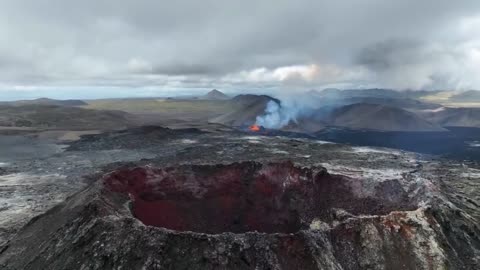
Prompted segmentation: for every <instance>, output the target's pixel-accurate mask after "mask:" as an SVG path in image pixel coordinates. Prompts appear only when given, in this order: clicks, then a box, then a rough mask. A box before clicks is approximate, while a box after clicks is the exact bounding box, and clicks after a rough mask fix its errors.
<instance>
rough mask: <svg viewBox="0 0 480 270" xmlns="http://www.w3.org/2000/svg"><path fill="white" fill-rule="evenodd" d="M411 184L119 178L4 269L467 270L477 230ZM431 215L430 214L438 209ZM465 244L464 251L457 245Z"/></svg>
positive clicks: (160, 172)
mask: <svg viewBox="0 0 480 270" xmlns="http://www.w3.org/2000/svg"><path fill="white" fill-rule="evenodd" d="M439 195H440V194H439V193H438V187H437V186H435V185H432V183H431V182H418V181H416V180H415V179H414V178H411V179H403V180H387V179H386V180H383V181H377V182H371V181H364V180H363V179H358V178H349V177H345V176H340V175H331V174H329V173H328V172H327V171H326V170H325V169H324V168H321V167H298V166H295V165H294V164H293V163H290V162H284V163H257V162H242V163H233V164H229V165H180V166H173V167H167V168H161V167H159V168H155V167H149V166H141V167H136V166H133V167H122V168H118V169H116V170H115V171H113V172H111V173H108V174H106V175H104V176H103V177H102V179H100V180H99V181H97V182H95V183H94V184H93V185H92V186H90V187H89V188H88V189H86V190H84V191H82V192H80V193H78V194H76V195H75V196H73V197H71V198H70V199H69V200H67V201H66V202H65V203H63V204H61V205H59V206H57V207H55V208H54V209H52V210H50V211H49V212H47V213H46V214H44V215H42V216H40V217H38V218H36V219H34V220H32V221H31V222H30V223H29V224H27V225H26V226H25V227H24V228H23V229H22V230H21V232H20V233H19V234H18V235H17V237H15V238H14V239H13V240H12V241H10V242H9V243H8V244H7V245H6V246H4V247H2V248H0V266H1V267H2V269H45V268H48V269H118V268H124V269H192V268H196V269H365V268H374V269H376V268H378V269H442V268H451V269H457V268H458V269H460V268H471V267H473V266H475V265H478V245H479V243H480V242H479V239H478V232H479V230H478V227H477V226H476V225H475V222H474V220H473V219H470V218H469V217H468V215H466V214H465V213H463V212H462V211H460V210H457V209H455V208H453V206H449V205H448V204H445V203H444V202H443V200H442V199H441V196H439ZM429 205H431V206H429ZM465 241H466V242H468V243H470V245H468V246H465V245H464V246H462V245H458V243H462V242H465Z"/></svg>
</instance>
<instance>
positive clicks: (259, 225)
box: [104, 162, 399, 234]
mask: <svg viewBox="0 0 480 270" xmlns="http://www.w3.org/2000/svg"><path fill="white" fill-rule="evenodd" d="M104 181H105V185H106V187H107V188H108V189H109V190H111V191H115V192H121V193H124V194H128V195H129V196H130V197H131V198H132V212H133V215H134V216H135V217H136V218H138V219H139V220H141V221H142V222H143V223H144V224H146V225H151V226H157V227H164V228H168V229H172V230H178V231H195V232H202V233H211V234H217V233H223V232H234V233H243V232H248V231H259V232H266V233H293V232H296V231H299V230H302V229H306V228H308V227H309V226H310V224H311V223H312V222H313V221H314V220H315V219H319V218H320V219H323V220H325V221H328V219H329V217H331V209H332V208H343V209H345V210H347V211H348V212H350V213H352V214H360V213H362V214H363V213H364V214H382V213H387V212H389V211H391V210H399V208H398V207H396V208H394V206H393V205H389V203H388V202H378V201H376V200H374V199H371V198H358V197H356V196H355V195H354V194H353V192H352V189H351V188H350V186H349V185H350V184H349V183H350V182H351V180H350V179H348V178H343V177H340V176H333V175H329V174H328V173H327V172H326V171H325V170H324V169H323V168H320V169H308V168H300V167H296V166H294V165H293V164H292V163H289V162H287V163H276V164H268V165H263V164H260V163H256V162H244V163H234V164H231V165H216V166H209V165H202V166H179V167H172V168H165V169H152V168H149V167H139V168H134V169H121V170H118V171H116V172H113V173H111V174H109V175H107V176H106V178H105V179H104ZM393 192H396V191H393ZM340 194H341V195H340Z"/></svg>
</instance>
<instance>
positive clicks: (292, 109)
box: [256, 93, 322, 129]
mask: <svg viewBox="0 0 480 270" xmlns="http://www.w3.org/2000/svg"><path fill="white" fill-rule="evenodd" d="M280 100H281V103H280V104H278V103H277V102H275V101H269V102H268V103H267V107H266V109H265V113H264V114H263V115H260V116H257V118H256V124H257V125H260V126H263V127H265V128H271V129H280V128H282V127H284V126H286V125H288V124H290V123H292V122H293V123H297V121H298V120H299V119H301V118H302V117H305V116H309V115H312V114H313V113H314V112H315V110H316V109H318V108H319V107H320V105H321V104H322V103H321V100H320V99H319V98H317V97H315V95H312V94H311V93H303V94H300V93H299V94H298V95H296V96H292V95H289V96H284V97H280Z"/></svg>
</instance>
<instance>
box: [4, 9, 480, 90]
mask: <svg viewBox="0 0 480 270" xmlns="http://www.w3.org/2000/svg"><path fill="white" fill-rule="evenodd" d="M478 16H480V2H479V1H470V0H466V1H461V2H455V1H447V0H425V1H413V0H407V1H384V0H359V1H314V0H311V1H309V0H301V1H286V0H285V1H284V0H276V1H273V0H271V1H258V0H257V1H253V0H247V1H221V0H204V1H193V0H191V1H185V0H180V1H150V0H138V1H127V0H103V1H93V0H84V1H66V0H37V1H30V0H5V1H1V6H0V33H1V35H0V69H1V71H2V72H1V73H0V82H1V83H3V84H16V85H25V84H26V85H31V84H33V85H36V84H42V83H43V84H61V85H68V84H69V83H70V84H72V85H78V84H82V85H87V84H91V85H95V84H102V85H108V84H111V85H122V84H125V86H130V85H132V84H134V85H148V84H152V85H153V86H155V85H158V86H161V87H168V86H171V85H174V86H181V84H182V82H185V81H188V83H185V86H187V87H194V85H195V82H198V85H207V84H208V85H215V83H218V84H221V85H224V86H228V85H231V86H232V87H239V85H243V86H244V88H248V87H255V86H257V85H264V84H269V85H270V84H271V85H278V84H282V82H288V83H289V84H297V85H299V86H301V87H317V86H318V87H321V86H322V85H324V84H326V83H349V84H350V85H352V86H355V85H356V82H357V85H364V84H365V82H368V83H369V84H372V85H379V86H382V85H386V86H392V87H400V88H401V87H420V88H421V87H428V85H432V84H434V83H439V82H440V81H441V80H438V79H435V78H437V77H438V76H442V77H443V76H447V77H449V78H451V79H443V82H442V83H445V84H446V85H444V86H450V85H449V84H451V83H452V82H455V83H458V82H459V81H463V84H464V85H467V84H471V85H477V84H478V83H479V82H478V81H475V78H473V77H476V76H473V75H472V76H470V75H471V74H470V73H469V72H464V75H463V77H462V76H460V75H459V74H457V73H455V70H456V69H472V70H473V69H474V68H475V67H477V64H478V63H477V62H472V61H470V60H469V61H467V62H468V63H467V64H461V63H462V62H463V63H465V61H464V60H465V59H474V57H472V54H475V53H476V51H475V50H476V49H478V44H480V36H479V34H480V33H479V32H478V31H476V30H475V29H476V28H478V27H475V26H480V21H478V22H476V21H475V18H477V17H478ZM469 20H470V21H471V23H470V24H471V25H469V23H466V24H465V23H464V22H465V21H467V22H468V21H469ZM476 23H478V25H477V24H476ZM454 58H457V59H458V61H455V59H454ZM2 59H7V60H8V61H5V60H3V62H2ZM447 64H448V65H450V66H451V67H452V68H450V69H448V68H445V67H438V66H439V65H440V66H443V65H447ZM312 65H314V66H312ZM292 66H293V67H296V68H285V67H292ZM303 67H305V68H303ZM310 67H311V68H310ZM452 73H453V74H452ZM472 74H473V73H472ZM152 76H156V77H155V78H152ZM469 76H470V77H469ZM292 77H295V78H297V79H296V80H291V79H290V78H292ZM459 77H462V78H459ZM31 78H43V82H42V81H41V79H39V80H40V81H38V80H37V79H36V80H33V81H32V80H31ZM398 78H405V79H404V80H403V81H402V83H398V82H399V80H398ZM432 78H433V79H432ZM479 87H480V86H479Z"/></svg>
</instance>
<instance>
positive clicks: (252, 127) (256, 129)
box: [248, 125, 260, 132]
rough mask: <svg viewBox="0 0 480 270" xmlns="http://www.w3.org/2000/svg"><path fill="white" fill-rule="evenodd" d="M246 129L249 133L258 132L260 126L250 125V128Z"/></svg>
mask: <svg viewBox="0 0 480 270" xmlns="http://www.w3.org/2000/svg"><path fill="white" fill-rule="evenodd" d="M248 129H249V130H250V131H254V132H257V131H260V126H259V125H251V126H250V127H248Z"/></svg>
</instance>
